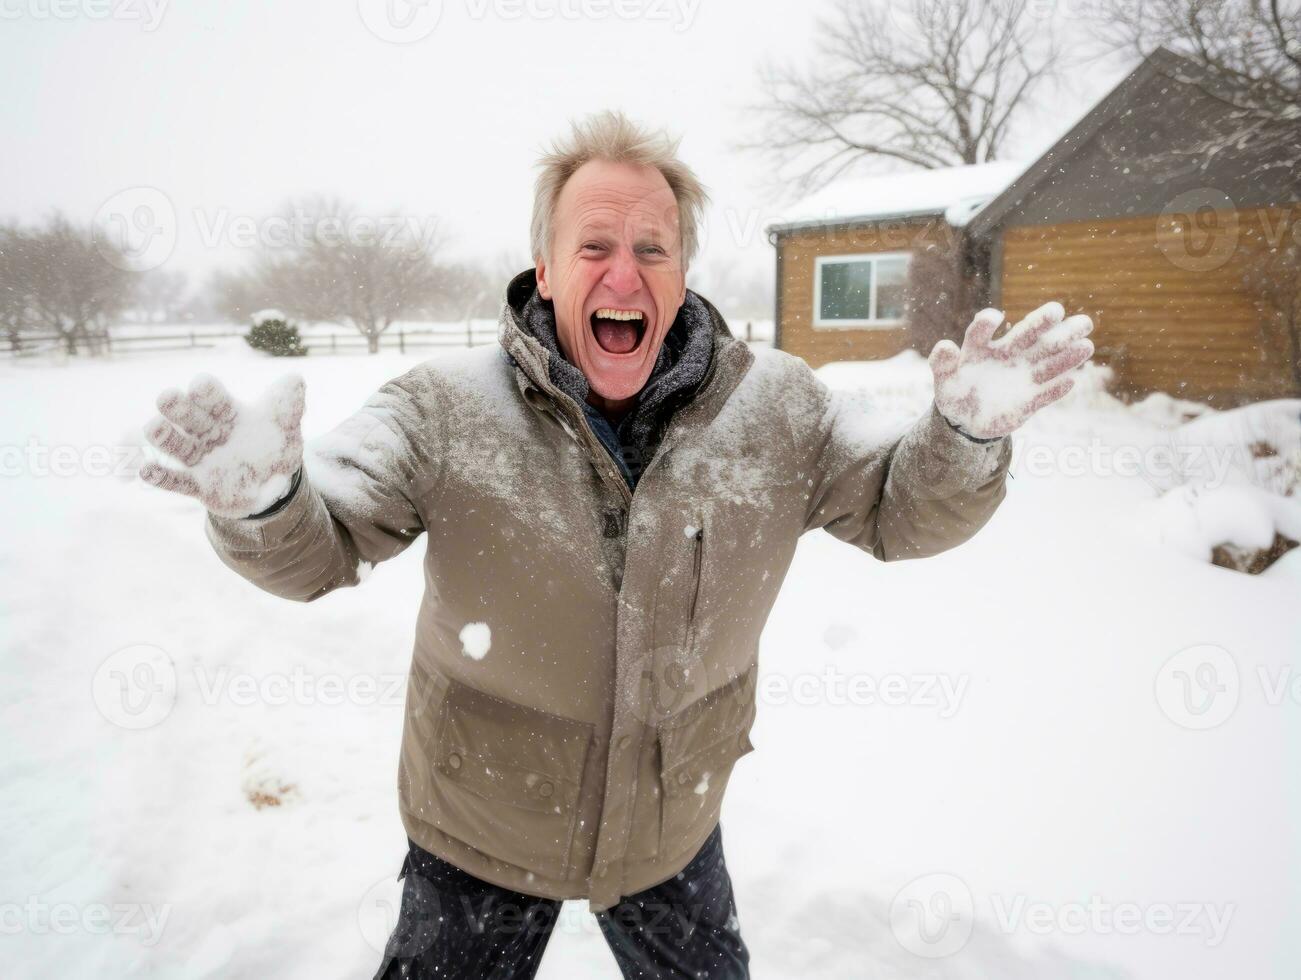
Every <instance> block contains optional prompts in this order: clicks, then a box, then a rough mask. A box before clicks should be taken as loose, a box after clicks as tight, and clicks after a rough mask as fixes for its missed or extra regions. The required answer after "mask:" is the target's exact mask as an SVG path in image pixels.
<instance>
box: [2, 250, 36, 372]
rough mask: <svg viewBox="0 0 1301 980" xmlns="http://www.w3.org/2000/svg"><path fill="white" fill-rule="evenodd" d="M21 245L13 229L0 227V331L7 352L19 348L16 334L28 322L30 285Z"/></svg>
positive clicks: (17, 334)
mask: <svg viewBox="0 0 1301 980" xmlns="http://www.w3.org/2000/svg"><path fill="white" fill-rule="evenodd" d="M21 242H22V239H21V237H20V234H19V231H18V229H17V228H16V227H14V226H12V225H0V329H3V330H4V332H5V337H6V338H7V339H8V340H9V348H10V350H17V349H18V345H19V342H20V341H19V334H20V333H21V332H22V330H23V328H24V326H25V325H26V321H27V306H28V293H29V289H30V284H29V281H28V280H29V277H28V276H27V274H26V272H25V269H24V259H25V258H26V255H25V253H24V251H23V250H22V248H21Z"/></svg>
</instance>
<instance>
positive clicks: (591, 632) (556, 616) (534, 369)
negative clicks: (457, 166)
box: [142, 113, 1092, 978]
mask: <svg viewBox="0 0 1301 980" xmlns="http://www.w3.org/2000/svg"><path fill="white" fill-rule="evenodd" d="M675 152H676V145H675V144H674V143H672V142H670V141H669V140H668V139H667V138H665V137H663V136H661V135H657V134H652V133H647V132H645V131H643V130H641V129H639V128H638V127H636V126H634V125H633V124H631V123H630V122H628V121H627V120H626V119H625V118H623V117H622V116H620V115H617V114H613V113H606V114H603V115H600V116H597V117H594V118H592V119H590V120H588V121H586V122H585V123H583V124H580V125H578V126H576V127H575V128H574V131H573V133H572V134H571V135H570V136H569V137H568V139H566V140H564V141H562V142H560V143H558V144H557V145H556V146H555V147H554V148H553V150H552V152H551V153H549V154H548V155H547V156H546V157H544V158H543V160H542V161H541V175H540V177H539V179H538V183H537V192H536V200H535V204H534V214H533V222H532V246H533V255H534V259H535V267H534V268H533V269H530V270H529V271H527V272H525V273H521V274H520V275H518V276H516V277H515V279H514V280H512V282H511V283H510V285H509V286H508V288H507V292H506V303H505V306H504V308H503V311H502V314H501V332H500V341H501V344H500V347H499V348H490V349H489V348H480V349H477V350H473V351H469V352H467V353H465V354H461V355H457V356H453V357H440V358H435V359H433V360H431V361H429V362H427V363H425V364H421V365H420V366H418V367H416V368H414V369H412V370H411V371H408V372H407V373H406V374H405V375H403V376H402V377H400V378H398V379H396V380H394V381H391V382H389V383H388V384H386V385H384V386H383V387H382V388H380V390H379V391H378V392H377V393H376V394H375V395H374V396H373V397H372V398H371V399H370V400H369V401H368V402H367V403H366V405H365V406H364V407H363V408H362V409H361V410H360V411H359V412H358V413H357V414H356V415H354V416H353V417H352V418H351V419H349V420H348V421H346V422H344V423H343V424H342V425H341V426H339V427H338V428H337V429H335V430H334V431H333V432H332V433H331V434H329V435H328V436H326V437H324V438H323V439H322V440H320V441H319V442H318V443H317V444H316V445H315V446H314V447H313V453H312V454H311V455H310V458H309V459H308V460H307V465H306V466H304V465H303V462H304V460H303V451H302V438H301V435H300V431H299V430H300V427H299V420H300V418H301V416H302V411H303V387H302V382H301V380H298V379H293V378H291V379H287V380H286V381H285V382H282V383H280V384H278V385H277V386H276V387H275V388H274V389H273V390H272V391H271V392H270V393H269V395H268V397H267V398H266V399H264V400H263V401H262V402H261V403H257V404H251V405H244V404H238V403H236V402H235V401H233V400H232V399H231V398H230V396H229V395H227V394H226V393H225V391H224V389H222V387H221V386H220V385H219V384H218V383H217V382H216V381H215V380H213V379H210V378H201V379H198V380H197V381H196V382H195V385H194V386H193V387H192V388H191V389H190V391H189V392H188V393H182V392H180V391H176V390H173V391H171V392H165V393H164V394H163V395H162V396H160V398H159V409H160V411H161V413H162V414H161V416H160V417H159V418H157V419H156V420H155V421H154V423H153V424H152V425H151V426H150V427H149V429H148V434H149V438H150V439H151V441H152V442H153V443H154V445H156V446H157V447H158V448H160V449H161V450H163V451H164V452H166V453H168V454H169V455H171V456H173V457H175V458H176V459H178V460H180V461H181V463H182V464H183V465H182V466H181V467H179V468H178V467H171V466H163V465H160V464H157V463H155V464H151V465H149V466H148V467H146V468H145V469H144V470H143V471H142V476H143V477H144V478H145V479H146V480H148V481H149V482H151V483H153V484H155V485H157V486H160V487H164V488H166V489H170V490H175V491H179V492H182V493H187V494H190V495H192V496H195V497H197V498H198V499H199V500H201V501H202V502H203V503H204V504H205V505H206V506H207V509H208V510H209V512H210V514H209V520H208V523H207V532H208V536H209V538H210V540H211V541H212V544H213V546H214V547H215V548H216V550H217V553H218V554H219V555H220V556H221V558H222V560H223V561H225V562H226V563H227V564H228V565H230V567H231V568H233V569H235V570H236V571H237V572H239V573H240V574H241V575H243V576H245V577H246V578H248V579H249V580H250V581H252V582H253V583H255V584H256V585H258V586H260V587H262V588H264V589H266V590H268V591H270V592H273V593H275V594H276V595H280V596H285V597H288V598H292V599H299V600H304V601H310V600H312V599H315V598H317V597H319V596H321V595H324V594H325V593H327V592H329V591H330V590H331V589H334V588H336V587H338V586H342V585H354V584H356V582H357V581H358V578H359V570H360V569H361V567H362V566H363V565H365V564H367V563H374V562H378V561H383V560H385V559H387V558H391V557H392V556H394V555H396V554H397V553H398V552H400V551H402V550H403V549H404V548H406V547H407V546H408V545H409V544H411V542H412V541H414V540H415V539H416V537H417V536H418V535H419V534H420V533H421V532H422V531H423V532H424V533H425V534H426V535H427V538H428V551H427V555H426V558H425V576H426V589H425V596H424V600H423V602H422V604H421V608H420V613H419V619H418V622H417V631H416V640H415V650H414V654H413V657H412V663H411V670H410V683H409V688H408V693H407V701H406V715H405V726H404V732H403V741H402V750H401V761H400V766H399V775H398V790H399V800H400V807H401V814H402V819H403V824H404V827H405V829H406V833H407V836H408V838H409V842H408V843H409V849H408V854H407V858H406V861H405V863H404V865H403V876H405V884H404V892H403V900H402V909H401V912H400V919H399V924H398V927H397V929H396V930H395V931H394V934H393V936H392V938H391V940H390V942H389V945H388V949H387V950H386V953H385V957H384V960H383V963H382V964H381V967H380V971H379V974H378V975H379V976H381V977H384V976H404V977H440V978H443V977H531V976H533V975H534V973H535V972H536V970H537V967H538V964H539V962H540V957H541V954H542V951H543V948H544V946H545V944H546V941H547V938H548V936H549V934H550V931H551V927H552V925H553V924H554V921H555V915H556V910H557V908H558V905H559V902H560V900H563V899H570V898H581V897H586V898H588V899H589V902H590V905H591V908H592V910H593V911H594V912H595V913H596V914H597V916H598V919H599V922H600V925H601V928H602V930H603V932H604V935H605V937H606V938H607V940H608V941H609V944H610V946H611V948H612V950H613V951H614V954H615V958H616V960H617V962H618V964H619V968H620V969H621V970H622V972H623V974H624V976H626V977H639V978H651V977H655V978H658V977H710V978H733V977H746V976H748V953H747V952H746V947H745V945H744V943H743V942H742V940H741V936H740V932H739V925H738V921H737V916H736V910H735V906H734V902H733V898H732V886H731V881H730V878H729V877H728V873H727V869H726V867H725V864H724V861H723V852H722V844H721V837H720V832H719V829H718V815H719V808H720V805H721V803H722V799H723V792H724V789H725V787H726V785H727V781H728V777H729V775H730V773H731V770H732V767H733V765H734V763H735V762H736V761H737V760H738V759H739V758H740V757H741V756H742V755H744V754H745V753H747V752H749V751H750V750H751V748H752V746H751V744H750V740H749V735H748V733H749V730H750V726H751V723H752V721H753V719H754V714H755V679H756V671H757V664H756V656H757V649H758V641H759V635H760V632H761V630H762V628H763V625H764V622H765V620H766V618H767V616H768V613H769V610H770V609H771V607H772V604H773V602H774V600H775V599H776V597H777V592H778V589H779V587H780V585H781V581H782V578H783V576H784V575H785V573H786V570H787V567H788V565H789V563H790V561H791V558H792V555H793V554H794V551H795V545H796V541H797V540H798V538H799V536H800V535H801V534H802V533H804V532H805V531H807V530H811V529H813V528H825V529H826V530H828V531H830V532H831V533H832V534H834V535H835V536H836V537H838V538H840V539H842V540H844V541H846V542H848V543H850V544H853V545H856V546H858V547H859V548H862V549H864V550H866V551H869V552H871V553H872V554H874V555H875V556H876V557H877V558H880V559H883V560H887V561H890V560H896V559H902V558H921V557H925V556H928V555H934V554H936V553H938V552H941V551H944V550H945V549H947V548H951V547H953V546H955V545H957V544H960V543H961V542H963V541H965V540H966V539H968V538H969V537H971V535H973V534H974V533H975V532H976V531H977V530H978V529H979V528H980V527H981V526H983V525H984V524H985V522H986V521H987V520H988V519H989V517H990V515H991V514H992V513H993V511H994V509H995V508H996V507H997V506H998V503H999V502H1000V500H1001V499H1002V497H1003V493H1004V485H1003V484H1004V478H1005V476H1006V472H1007V466H1008V462H1009V459H1010V455H1011V446H1010V441H1009V440H1008V438H1007V435H1008V433H1010V432H1011V431H1013V430H1014V429H1015V428H1016V427H1017V426H1019V425H1020V424H1021V423H1022V422H1023V421H1024V420H1025V419H1026V418H1028V417H1029V415H1030V414H1032V413H1033V412H1034V411H1036V410H1038V409H1039V408H1040V407H1042V406H1043V405H1046V404H1048V403H1049V402H1051V401H1053V400H1055V399H1057V398H1060V397H1061V396H1062V395H1063V394H1065V393H1066V391H1067V390H1068V389H1069V388H1070V387H1071V384H1072V380H1071V378H1070V377H1069V376H1068V372H1070V371H1072V370H1073V369H1074V368H1076V367H1078V366H1079V365H1080V364H1082V363H1083V362H1084V361H1085V360H1087V359H1088V357H1089V356H1090V355H1091V353H1092V345H1091V344H1090V343H1089V341H1088V340H1086V339H1085V335H1086V334H1087V333H1088V332H1089V330H1090V329H1091V323H1090V322H1089V320H1088V318H1087V317H1082V316H1081V317H1072V318H1070V319H1063V315H1064V314H1063V311H1062V309H1061V307H1060V306H1058V305H1057V304H1049V305H1048V306H1045V307H1043V308H1042V309H1040V310H1038V311H1036V312H1035V313H1034V314H1031V316H1030V317H1028V318H1027V319H1026V320H1025V321H1022V322H1021V323H1019V324H1017V325H1016V326H1015V327H1013V328H1011V330H1010V331H1008V332H1007V333H1006V334H1005V335H1004V336H1003V337H1001V338H999V339H998V340H993V339H992V337H993V334H994V333H995V331H996V330H997V329H998V327H999V326H1000V325H1001V323H1002V316H1001V314H999V313H997V311H985V312H984V313H981V314H980V315H978V316H977V317H976V320H975V322H974V323H973V324H972V325H971V327H970V328H969V329H968V331H967V333H966V337H965V339H964V342H963V345H962V347H961V349H959V348H958V347H957V345H955V344H953V343H951V342H947V341H945V342H941V343H940V344H938V345H936V348H935V350H934V352H933V353H932V354H931V359H930V363H931V367H932V370H933V373H934V375H935V403H934V405H933V406H932V408H931V409H930V410H929V411H928V412H927V414H926V415H925V416H923V417H922V418H921V419H919V420H918V421H917V422H916V424H915V425H913V426H912V428H911V429H909V430H908V431H907V432H906V433H903V434H902V435H899V434H897V433H896V434H883V433H882V432H881V431H880V430H881V427H880V425H879V424H878V423H877V422H876V421H875V420H874V419H872V418H870V417H863V415H862V412H861V409H857V408H854V407H851V406H849V405H847V404H844V403H842V402H840V401H839V400H837V399H835V398H833V397H832V396H831V394H830V393H829V392H828V390H827V389H826V388H825V387H824V386H823V385H822V384H821V383H820V382H819V381H818V379H817V378H816V377H815V376H814V375H813V373H812V372H811V371H810V370H809V369H808V367H807V366H806V365H805V364H804V362H803V361H801V360H798V359H796V358H793V357H791V356H789V355H786V354H783V353H780V352H773V351H765V352H761V353H759V354H756V353H755V352H752V351H751V349H750V348H749V347H748V346H747V345H746V344H744V343H742V342H740V341H738V340H736V339H735V338H733V336H732V335H731V333H730V332H729V330H728V328H727V326H726V325H725V324H724V322H723V320H722V318H721V317H720V316H719V314H718V312H717V310H715V309H714V308H713V307H712V306H711V305H710V304H709V303H708V302H707V301H706V300H704V299H703V298H702V297H700V296H698V295H696V294H694V293H692V292H691V291H690V290H688V289H687V288H686V285H685V278H684V277H685V273H686V270H687V266H688V264H689V262H690V260H691V258H692V256H693V255H694V253H695V250H696V244H697V232H696V228H697V222H698V220H699V217H700V213H701V209H702V207H703V204H704V201H705V193H704V190H703V188H702V187H701V186H700V184H699V182H698V181H697V179H696V178H695V176H694V175H693V174H692V172H691V170H690V169H689V168H687V167H686V166H685V165H684V164H683V163H682V162H681V161H679V160H678V159H677V158H676V156H675ZM277 498H278V499H277Z"/></svg>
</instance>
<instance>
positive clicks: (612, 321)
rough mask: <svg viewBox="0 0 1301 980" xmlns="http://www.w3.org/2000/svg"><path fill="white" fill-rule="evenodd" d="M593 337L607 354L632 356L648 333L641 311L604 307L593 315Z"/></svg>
mask: <svg viewBox="0 0 1301 980" xmlns="http://www.w3.org/2000/svg"><path fill="white" fill-rule="evenodd" d="M591 323H592V336H594V337H595V338H596V343H597V344H598V345H599V346H600V348H601V350H603V351H605V352H606V353H607V354H631V353H632V352H633V351H635V350H636V349H637V345H638V344H640V343H641V339H642V336H643V335H644V334H645V332H646V318H645V317H644V316H642V312H641V310H619V309H615V308H613V307H609V306H603V307H601V308H600V309H599V310H597V311H596V312H595V313H593V314H592V318H591Z"/></svg>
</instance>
